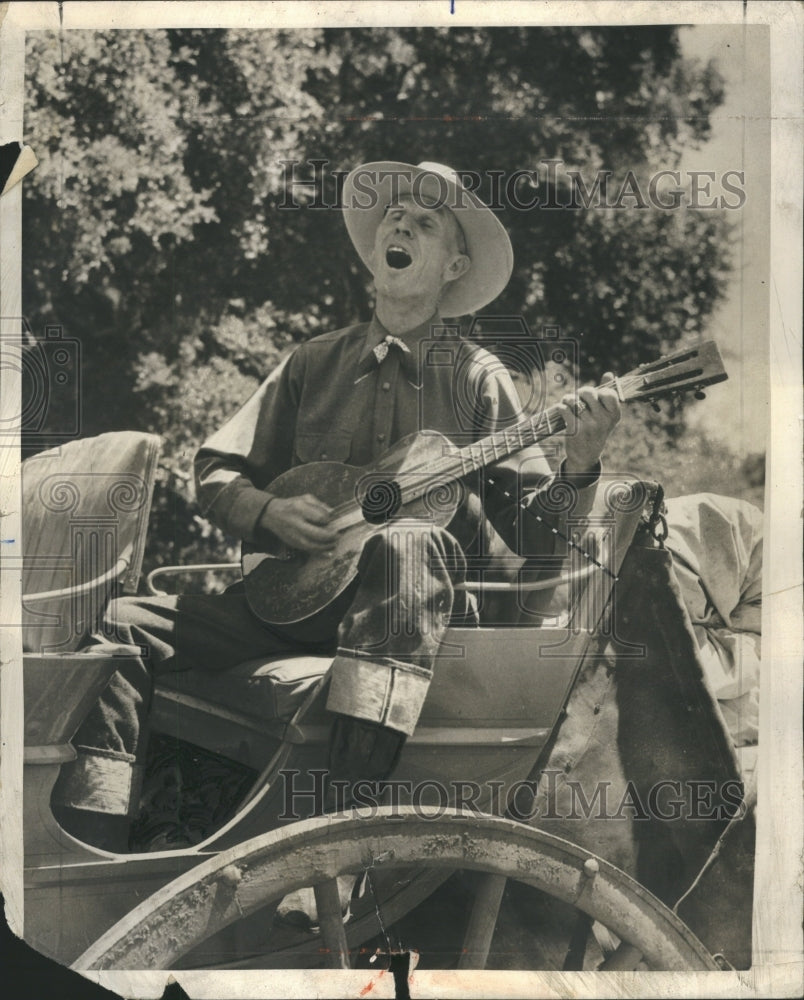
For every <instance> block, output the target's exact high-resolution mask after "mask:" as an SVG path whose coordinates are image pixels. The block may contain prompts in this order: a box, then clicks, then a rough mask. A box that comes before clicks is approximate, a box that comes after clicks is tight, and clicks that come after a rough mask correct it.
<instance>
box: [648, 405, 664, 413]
mask: <svg viewBox="0 0 804 1000" xmlns="http://www.w3.org/2000/svg"><path fill="white" fill-rule="evenodd" d="M650 408H651V409H652V410H653V412H654V413H661V412H662V408H661V406H659V404H658V403H651V404H650Z"/></svg>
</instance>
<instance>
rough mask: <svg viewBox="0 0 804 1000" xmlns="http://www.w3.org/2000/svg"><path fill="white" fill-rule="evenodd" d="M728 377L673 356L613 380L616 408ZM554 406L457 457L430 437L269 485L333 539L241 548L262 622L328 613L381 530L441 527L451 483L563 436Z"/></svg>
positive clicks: (455, 450)
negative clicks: (320, 519)
mask: <svg viewBox="0 0 804 1000" xmlns="http://www.w3.org/2000/svg"><path fill="white" fill-rule="evenodd" d="M727 378H728V376H727V374H726V372H725V370H724V368H723V362H722V360H721V357H720V352H719V351H718V348H717V345H716V344H715V343H714V342H713V341H707V342H705V343H703V344H701V345H699V346H698V347H694V348H690V349H685V350H680V351H675V352H674V353H672V354H668V355H666V356H665V357H663V358H660V359H659V360H658V361H652V362H649V363H647V364H643V365H640V366H639V368H636V369H634V371H632V372H629V373H628V374H627V375H623V376H621V377H619V378H615V379H614V380H613V382H612V383H607V384H608V385H613V386H614V388H615V389H616V390H617V394H618V395H619V397H620V400H621V402H624V403H626V402H635V401H644V402H650V403H654V404H655V402H656V400H657V399H660V398H662V397H665V396H669V395H677V394H678V395H680V394H681V393H682V392H689V391H693V392H695V394H696V396H702V395H703V394H702V392H701V389H702V388H703V387H704V386H707V385H713V384H715V383H716V382H723V381H724V380H725V379H727ZM564 426H565V425H564V420H563V418H562V416H561V413H560V410H559V407H558V406H552V407H550V408H549V409H547V410H545V411H543V412H541V413H539V414H535V415H533V416H528V417H526V418H525V419H523V420H520V421H519V422H518V423H516V424H513V425H511V426H510V427H507V428H505V429H504V430H501V431H497V432H496V433H494V434H490V435H488V437H485V438H482V439H481V440H479V441H475V442H474V443H473V444H470V445H466V446H465V447H463V448H459V447H456V446H455V445H453V444H452V443H451V442H450V441H449V440H448V439H447V438H446V437H444V435H443V434H439V433H438V432H437V431H420V432H416V433H414V434H410V435H408V436H407V437H404V438H402V439H401V440H400V441H398V442H397V443H396V444H395V445H394V446H393V447H392V448H390V449H389V450H388V451H387V452H385V454H384V455H382V456H381V457H380V458H379V459H378V460H377V461H376V462H375V463H373V464H372V465H369V466H364V467H362V468H358V467H357V466H353V465H343V464H341V463H340V462H310V463H308V464H307V465H299V466H296V467H295V468H292V469H290V470H288V471H287V472H284V473H282V475H281V476H278V477H277V478H276V479H275V480H274V481H273V482H272V483H271V484H270V491H271V493H272V494H273V495H274V496H276V497H282V498H287V497H294V496H300V495H302V494H304V493H312V494H314V495H315V496H317V497H318V498H319V499H320V500H322V501H324V503H326V504H328V505H329V506H330V507H332V509H333V510H332V516H331V519H330V524H331V525H332V526H334V527H335V528H336V529H337V531H338V535H339V537H338V541H337V543H336V546H335V549H334V550H333V551H332V552H329V553H314V552H302V551H300V550H298V549H292V548H290V547H289V546H286V545H284V544H283V543H282V542H280V541H279V540H278V539H277V541H276V545H275V547H274V548H273V549H272V550H271V551H268V552H264V551H257V550H256V549H255V548H254V547H253V546H250V545H248V544H246V543H244V545H243V552H242V560H241V563H242V570H243V579H244V583H245V589H246V598H247V600H248V603H249V606H250V607H251V610H252V611H253V612H254V613H255V614H256V615H257V616H258V617H259V618H260V619H262V621H264V622H266V623H268V624H274V625H287V624H290V623H292V622H298V621H302V620H303V619H305V618H308V617H309V616H310V615H313V614H315V613H316V612H317V611H320V610H321V609H322V608H324V607H326V606H327V605H328V604H329V603H331V602H332V601H333V600H334V599H335V598H336V597H337V596H338V595H339V594H341V593H342V592H343V591H344V590H345V589H346V587H348V586H349V584H350V583H351V582H352V580H353V579H354V578H355V576H356V575H357V565H358V561H359V559H360V554H361V552H362V550H363V546H364V544H365V542H366V540H367V539H368V538H369V537H370V536H371V535H372V534H374V533H376V532H377V531H380V530H382V527H383V526H384V525H386V524H387V523H388V522H389V521H395V522H399V521H400V520H401V519H410V518H414V519H417V520H426V521H429V522H430V523H432V524H434V525H438V526H440V527H445V526H446V525H447V524H449V522H450V521H451V520H452V517H453V515H454V514H455V511H456V510H457V509H458V505H459V503H460V501H461V499H462V496H463V491H462V488H461V486H460V483H459V480H460V479H462V478H463V477H464V476H466V475H468V474H469V473H470V472H473V471H475V470H477V469H482V468H484V467H485V466H487V465H491V464H493V463H494V462H498V461H500V460H501V459H503V458H506V457H507V456H508V455H511V454H514V453H515V452H517V451H521V450H522V449H523V448H527V447H529V446H530V445H532V444H535V443H536V442H538V441H542V440H544V439H545V438H547V437H550V436H551V435H553V434H556V433H557V432H558V431H561V430H563V429H564Z"/></svg>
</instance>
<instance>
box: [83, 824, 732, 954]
mask: <svg viewBox="0 0 804 1000" xmlns="http://www.w3.org/2000/svg"><path fill="white" fill-rule="evenodd" d="M400 868H401V869H405V870H407V871H408V872H410V871H411V870H412V871H416V870H420V869H430V870H442V871H443V870H444V869H447V870H454V869H458V868H462V869H467V870H474V871H480V872H487V873H489V874H490V875H492V876H496V877H497V878H496V879H495V880H494V881H491V880H490V881H488V882H487V883H486V886H485V889H484V896H485V899H481V902H480V904H479V910H478V915H477V917H476V918H475V919H474V922H475V926H476V928H477V930H476V932H475V940H476V941H478V942H480V943H481V944H482V943H483V941H484V940H485V938H486V937H488V935H489V933H490V929H491V930H493V927H491V928H490V925H491V924H493V920H492V919H490V917H491V910H492V909H493V907H492V906H489V905H488V904H489V903H493V902H494V897H495V896H497V895H498V894H501V886H502V885H503V884H504V880H505V879H506V878H514V879H517V880H518V881H520V882H523V883H525V884H526V885H530V886H533V887H534V888H536V889H539V890H540V891H542V892H546V893H547V894H548V895H550V896H553V897H555V898H556V899H559V900H562V901H563V902H566V903H570V904H571V905H573V906H575V907H577V908H578V909H579V910H582V911H583V912H584V913H587V914H589V916H590V917H591V918H592V919H593V920H598V921H600V923H602V924H603V925H604V926H605V927H608V928H609V929H610V930H611V932H612V933H613V934H615V935H616V936H617V937H618V938H619V939H620V940H621V941H626V942H628V943H630V944H632V945H633V946H634V947H635V948H638V949H639V951H640V952H641V953H642V955H643V956H644V961H645V963H646V964H647V965H648V967H649V968H652V969H661V970H665V971H676V970H679V971H680V970H686V971H689V970H701V971H704V970H707V971H718V965H717V963H716V962H715V960H714V959H713V958H712V956H711V955H710V954H709V952H708V951H707V950H706V949H705V948H704V946H703V945H702V944H701V943H700V941H699V940H698V939H697V938H696V937H695V935H694V934H693V933H692V931H690V929H689V928H688V927H687V926H686V925H685V924H684V923H683V921H682V920H680V919H679V917H677V916H676V915H675V914H674V913H672V912H671V911H670V910H669V909H668V908H667V907H666V906H665V905H664V904H663V903H661V902H660V901H659V900H658V899H656V897H655V896H653V895H652V894H651V893H650V892H648V890H647V889H645V888H644V887H643V886H641V885H639V884H638V883H637V882H635V881H634V880H633V879H632V878H630V877H629V876H628V875H626V874H625V873H624V872H622V871H620V870H619V869H618V868H615V867H614V865H611V864H609V863H608V862H606V861H604V860H602V859H600V858H596V857H594V855H592V854H590V853H589V852H588V851H586V850H584V849H583V848H581V847H579V846H578V845H576V844H572V843H570V842H569V841H566V840H562V839H561V838H559V837H555V836H553V835H551V834H548V833H545V832H544V831H542V830H537V829H534V828H532V827H529V826H526V825H525V824H522V823H516V822H514V821H512V820H508V819H501V818H499V817H496V816H485V815H474V814H471V813H466V812H460V811H456V810H446V811H443V812H441V813H440V814H438V815H437V816H430V817H428V816H427V815H422V811H421V810H420V809H419V810H417V809H412V808H406V809H398V808H394V807H385V808H383V809H379V810H372V811H371V813H363V814H362V815H361V814H360V812H359V811H357V810H355V811H353V812H352V813H350V814H347V815H345V816H319V817H316V818H315V819H311V820H306V821H304V822H301V823H294V824H293V825H292V826H291V827H288V828H286V829H284V830H276V831H273V832H271V833H267V834H263V835H261V836H259V837H255V838H254V839H252V840H248V841H246V842H245V843H243V844H239V845H237V846H236V847H233V848H231V849H230V850H227V851H223V852H221V853H220V854H218V855H216V856H215V857H212V858H209V859H208V860H206V861H203V862H202V863H201V864H199V865H198V866H197V867H195V868H193V869H191V870H190V871H187V872H185V873H184V874H183V875H180V876H179V877H178V878H176V879H174V881H173V882H170V883H169V884H168V885H166V886H164V887H163V888H162V889H160V890H159V891H157V892H155V893H154V894H153V895H152V896H151V897H150V898H148V899H146V900H144V901H143V902H142V903H141V904H140V905H139V906H137V907H136V908H135V909H134V910H132V911H131V912H130V913H129V914H127V915H126V917H124V918H123V919H122V920H121V921H119V922H118V923H117V924H115V925H114V926H113V927H112V928H111V929H110V930H109V931H107V933H106V934H104V935H103V936H102V937H101V938H100V939H99V940H98V941H96V942H95V944H94V945H92V947H90V948H89V949H88V950H87V951H85V952H84V954H83V955H81V956H80V957H79V958H78V959H77V960H76V961H75V962H74V963H73V968H75V969H169V968H171V967H172V966H173V965H174V964H175V962H176V960H177V959H178V958H179V957H181V956H182V955H184V954H186V953H187V952H188V951H190V950H191V949H192V948H194V947H196V946H197V945H198V944H200V943H202V942H203V941H205V940H206V939H207V938H209V937H211V936H212V935H213V934H215V933H216V932H218V931H219V930H221V929H222V928H224V927H227V926H229V925H230V924H232V923H234V922H235V921H237V920H240V919H243V918H245V917H247V916H249V915H250V914H251V913H254V912H255V911H257V910H259V909H261V908H262V907H265V906H266V905H267V904H268V903H270V902H271V901H273V900H275V899H279V898H281V897H283V896H285V895H287V894H288V893H290V892H294V891H295V890H297V889H300V888H302V887H305V886H310V885H313V886H316V887H318V886H319V884H321V883H323V884H322V885H321V886H320V888H318V889H317V890H316V896H317V898H318V900H319V907H320V914H321V920H322V927H323V921H324V920H326V921H327V926H328V931H327V935H328V938H329V940H330V942H335V943H330V944H329V945H328V947H330V948H332V949H333V953H334V952H335V951H337V953H338V954H339V955H340V954H342V953H344V952H345V951H346V948H345V945H344V940H343V936H342V935H343V924H342V921H341V913H340V902H339V901H338V899H337V888H336V887H335V878H336V876H338V875H344V874H357V873H358V872H361V871H367V870H369V869H370V870H373V871H380V870H383V869H389V870H396V869H400ZM494 909H495V916H496V908H494ZM336 923H340V930H337V928H336V927H335V924H336ZM372 933H373V931H372ZM369 936H371V935H370V934H367V935H365V937H364V938H363V940H365V938H366V937H369ZM346 939H347V940H348V941H351V942H352V943H353V944H354V943H356V940H357V939H355V938H353V937H352V932H351V930H350V928H349V927H348V925H347V928H346ZM477 950H478V951H480V950H482V949H481V948H478V949H477Z"/></svg>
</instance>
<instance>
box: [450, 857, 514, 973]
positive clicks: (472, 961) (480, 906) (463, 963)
mask: <svg viewBox="0 0 804 1000" xmlns="http://www.w3.org/2000/svg"><path fill="white" fill-rule="evenodd" d="M507 881H508V879H507V878H506V877H505V875H484V876H483V878H482V879H481V882H480V885H479V886H478V889H477V894H476V895H475V899H474V903H473V904H472V912H471V914H470V915H469V926H468V927H467V928H466V934H465V935H464V939H463V954H462V955H461V957H460V959H459V961H458V968H459V969H485V968H486V960H487V959H488V957H489V949H490V948H491V939H492V938H493V937H494V928H495V927H496V926H497V914H498V913H499V912H500V904H501V903H502V898H503V893H504V892H505V883H506V882H507Z"/></svg>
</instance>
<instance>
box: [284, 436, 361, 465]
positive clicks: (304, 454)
mask: <svg viewBox="0 0 804 1000" xmlns="http://www.w3.org/2000/svg"><path fill="white" fill-rule="evenodd" d="M293 451H294V461H295V462H296V464H297V465H304V464H306V463H307V462H345V461H347V459H348V458H349V455H350V454H351V451H352V435H351V434H349V433H348V432H346V431H334V430H331V429H328V430H325V431H299V432H298V433H297V434H296V440H295V442H294V446H293Z"/></svg>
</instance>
